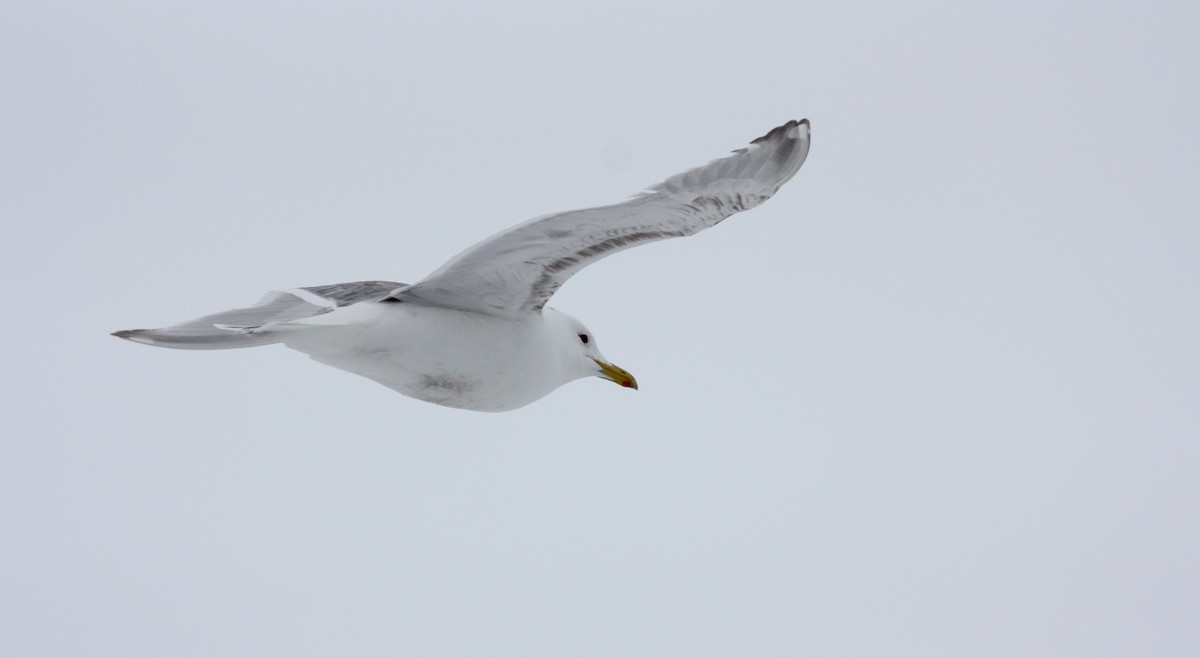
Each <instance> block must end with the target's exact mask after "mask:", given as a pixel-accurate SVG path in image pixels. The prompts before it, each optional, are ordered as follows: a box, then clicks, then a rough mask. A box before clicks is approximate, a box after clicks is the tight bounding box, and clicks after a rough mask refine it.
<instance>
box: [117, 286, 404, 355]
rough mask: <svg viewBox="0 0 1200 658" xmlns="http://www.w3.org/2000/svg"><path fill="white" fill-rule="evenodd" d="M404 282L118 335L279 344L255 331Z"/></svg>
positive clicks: (378, 295)
mask: <svg viewBox="0 0 1200 658" xmlns="http://www.w3.org/2000/svg"><path fill="white" fill-rule="evenodd" d="M403 285H404V284H402V283H396V282H395V281H356V282H354V283H337V284H333V285H328V286H313V287H310V288H294V289H291V290H278V291H274V292H269V293H267V294H266V296H265V297H263V298H262V299H261V300H259V302H258V303H257V304H255V305H254V306H248V307H246V308H237V309H232V310H229V311H222V312H221V313H213V314H212V315H206V316H204V317H202V318H196V319H195V320H189V321H187V322H181V323H179V324H175V325H171V326H169V327H164V328H162V329H130V330H126V331H118V332H116V333H114V334H113V335H114V336H117V337H118V338H125V339H127V340H132V341H134V342H137V343H144V344H146V345H155V346H158V347H174V348H179V349H195V350H217V349H229V348H234V347H254V346H256V345H267V344H270V343H274V342H276V340H277V338H276V337H275V336H272V335H271V334H270V332H258V331H255V330H257V329H259V328H261V327H263V326H265V325H270V324H281V323H287V322H293V321H295V320H303V319H304V318H311V317H313V316H314V315H321V314H322V313H328V312H330V311H332V310H334V309H336V308H338V307H341V306H347V305H349V304H356V303H358V302H364V301H374V300H379V299H382V298H384V297H387V296H388V294H389V293H390V292H391V291H393V290H395V289H396V288H398V287H401V286H403Z"/></svg>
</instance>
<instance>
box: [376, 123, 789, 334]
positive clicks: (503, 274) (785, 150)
mask: <svg viewBox="0 0 1200 658" xmlns="http://www.w3.org/2000/svg"><path fill="white" fill-rule="evenodd" d="M809 143H810V131H809V123H808V120H807V119H804V120H801V121H789V122H787V123H786V124H784V125H782V126H779V127H777V128H775V129H773V130H771V131H770V132H769V133H767V134H766V135H763V136H762V137H760V138H758V139H756V140H754V141H753V142H751V143H750V145H749V146H747V147H746V148H743V149H740V150H737V151H734V152H733V154H732V155H729V156H727V157H725V158H722V159H720V160H716V161H713V162H711V163H709V164H707V165H705V166H702V167H697V168H695V169H691V170H689V171H685V172H683V173H681V174H678V175H676V176H672V177H671V178H668V179H667V180H665V181H663V182H661V183H659V184H658V185H655V186H653V187H651V188H650V189H648V190H646V191H645V192H642V193H641V194H639V195H637V196H635V197H634V198H632V199H629V200H628V201H625V202H624V203H618V204H615V205H611V206H602V207H598V208H588V209H586V210H575V211H570V212H564V213H557V214H553V215H546V216H543V217H538V218H536V219H532V220H529V221H527V222H525V223H523V224H518V225H517V226H514V227H512V228H510V229H508V230H506V231H503V232H501V233H498V234H496V235H494V236H492V237H491V238H488V239H487V240H484V241H483V242H480V243H479V244H476V245H475V246H473V247H471V248H469V249H467V250H466V251H464V252H462V253H461V254H459V255H457V256H455V257H454V258H453V259H451V260H450V261H449V262H447V263H446V264H445V265H443V266H441V267H440V268H438V270H437V271H435V272H434V273H433V274H430V275H429V276H428V277H426V278H425V279H423V280H421V281H420V282H418V283H416V284H415V285H413V286H410V287H406V288H403V289H400V290H396V291H394V292H393V297H395V298H397V299H400V300H412V301H417V302H422V301H423V302H426V303H433V304H437V305H440V306H448V307H452V308H460V309H464V310H472V311H480V312H484V313H489V314H493V315H502V316H514V315H519V314H521V313H525V312H530V311H538V310H540V309H541V308H542V307H543V306H544V305H545V304H546V301H547V300H549V299H550V297H551V296H552V295H553V294H554V293H555V291H557V290H558V288H559V287H560V286H562V284H563V283H565V282H566V281H567V279H569V278H570V277H571V276H572V275H574V274H575V273H576V272H578V271H579V270H581V269H583V268H584V267H586V266H587V265H590V264H591V263H594V262H596V261H597V260H599V259H601V258H603V257H605V256H607V255H609V254H612V253H615V252H617V251H621V250H624V249H628V248H630V247H634V246H637V245H639V244H643V243H646V242H651V241H655V240H663V239H667V238H678V237H684V236H688V235H692V234H694V233H697V232H699V231H702V230H704V229H706V228H709V227H711V226H715V225H716V224H718V223H719V222H720V221H721V220H723V219H725V218H726V217H729V216H730V215H732V214H734V213H737V212H741V211H743V210H749V209H750V208H753V207H755V206H757V205H758V204H760V203H762V202H763V201H766V200H767V199H769V198H770V197H771V195H773V194H775V192H776V191H777V190H778V189H779V187H780V186H781V185H783V184H784V183H786V182H787V181H788V180H790V179H791V178H792V176H794V175H795V174H796V172H797V171H798V170H799V169H800V165H802V164H804V160H805V158H806V157H807V155H808V148H809Z"/></svg>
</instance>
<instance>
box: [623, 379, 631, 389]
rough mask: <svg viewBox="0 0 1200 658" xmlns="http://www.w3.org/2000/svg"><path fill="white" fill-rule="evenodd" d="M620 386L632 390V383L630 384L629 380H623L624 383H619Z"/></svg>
mask: <svg viewBox="0 0 1200 658" xmlns="http://www.w3.org/2000/svg"><path fill="white" fill-rule="evenodd" d="M621 386H624V387H625V388H632V387H633V382H631V381H629V380H625V381H623V382H621Z"/></svg>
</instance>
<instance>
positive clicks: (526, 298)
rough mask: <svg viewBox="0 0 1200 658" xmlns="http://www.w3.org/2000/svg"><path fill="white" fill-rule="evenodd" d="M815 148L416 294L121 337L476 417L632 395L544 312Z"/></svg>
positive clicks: (427, 284)
mask: <svg viewBox="0 0 1200 658" xmlns="http://www.w3.org/2000/svg"><path fill="white" fill-rule="evenodd" d="M809 142H810V131H809V122H808V120H807V119H803V120H800V121H795V120H793V121H789V122H787V123H785V124H783V125H782V126H779V127H777V128H774V129H773V130H771V131H770V132H768V133H767V134H766V135H763V136H762V137H759V138H758V139H755V140H754V141H752V142H751V143H750V144H749V145H748V146H746V147H745V148H742V149H739V150H737V151H734V152H733V153H732V154H731V155H728V156H726V157H724V158H721V159H719V160H714V161H713V162H710V163H709V164H707V165H704V166H701V167H697V168H695V169H691V170H689V171H685V172H683V173H681V174H678V175H675V176H672V177H671V178H668V179H667V180H665V181H663V182H661V183H659V184H657V185H654V186H652V187H650V188H649V189H647V190H645V191H643V192H641V193H640V194H638V195H636V196H634V197H633V198H630V199H629V200H627V201H624V202H622V203H617V204H614V205H609V206H600V207H596V208H587V209H584V210H572V211H568V212H561V213H555V214H551V215H544V216H542V217H537V218H534V219H531V220H529V221H527V222H524V223H521V224H517V225H516V226H513V227H512V228H509V229H507V230H504V231H501V232H500V233H497V234H496V235H493V236H492V237H490V238H487V239H486V240H484V241H482V242H480V243H478V244H476V245H475V246H473V247H470V248H469V249H467V250H466V251H464V252H462V253H460V254H458V255H457V256H455V257H454V258H452V259H450V260H449V261H448V262H446V263H445V264H444V265H442V266H441V267H440V268H438V269H437V270H436V271H434V272H433V273H432V274H430V275H429V276H427V277H425V278H424V279H421V280H420V281H418V282H417V283H414V284H412V285H406V284H403V283H396V282H394V281H357V282H354V283H339V284H334V285H325V286H313V287H307V288H293V289H290V290H281V291H274V292H270V293H268V294H267V295H266V296H265V297H264V298H263V299H262V300H261V301H260V302H259V303H258V304H255V305H254V306H250V307H248V308H241V309H234V310H230V311H225V312H223V313H215V314H213V315H206V316H204V317H202V318H198V319H196V320H191V321H189V322H183V323H180V324H175V325H171V326H168V327H164V328H162V329H130V330H125V331H117V332H115V333H113V335H114V336H117V337H119V338H124V339H127V340H131V341H133V342H136V343H142V344H145V345H154V346H157V347H172V348H180V349H194V350H212V349H227V348H237V347H254V346H258V345H270V344H273V343H282V344H283V345H286V346H287V347H289V348H291V349H294V350H297V351H300V352H303V353H305V354H307V355H309V356H310V357H311V358H313V359H314V360H316V361H318V362H320V363H324V364H327V365H330V366H333V367H335V368H340V369H342V370H346V371H349V372H352V373H355V374H357V375H361V376H363V377H367V378H369V379H373V380H375V381H376V382H379V383H380V384H383V385H384V386H387V387H388V388H391V389H393V390H395V391H398V392H400V393H402V394H404V395H407V396H409V397H412V398H416V399H418V400H424V401H426V402H432V403H434V404H439V405H444V406H447V407H456V408H459V409H470V410H474V411H508V410H511V409H516V408H519V407H523V406H525V405H527V404H529V403H531V402H534V401H535V400H538V399H541V398H542V397H544V396H545V395H546V394H548V393H550V392H551V391H553V390H555V389H556V388H558V387H559V386H562V385H563V384H566V383H568V382H571V381H574V380H576V379H580V378H583V377H590V376H596V377H601V378H603V379H607V380H610V381H612V382H615V383H617V384H620V385H621V386H625V387H628V388H634V389H636V388H637V380H635V379H634V378H633V375H631V374H629V373H628V372H626V371H625V370H623V369H622V368H619V367H617V366H615V365H613V364H612V363H611V362H610V361H609V360H608V359H606V358H605V357H604V356H603V355H602V354H601V353H600V348H599V345H598V344H597V341H596V338H595V336H594V335H593V334H592V332H591V331H589V330H588V328H587V327H585V326H584V325H583V323H582V322H580V321H579V320H576V319H575V318H574V317H571V316H570V315H567V314H566V313H563V312H562V311H558V310H555V309H554V308H551V307H549V306H546V302H548V301H549V300H550V297H551V296H553V295H554V293H555V291H557V290H558V289H559V287H561V286H562V285H563V284H564V283H566V282H567V279H569V278H571V276H572V275H574V274H575V273H576V272H578V271H579V270H581V269H583V268H584V267H587V266H588V265H591V264H592V263H594V262H596V261H598V260H600V259H601V258H604V257H605V256H608V255H610V254H613V253H616V252H618V251H622V250H624V249H628V248H630V247H636V246H638V245H641V244H645V243H647V242H653V241H656V240H664V239H667V238H679V237H684V236H688V235H692V234H694V233H697V232H699V231H702V230H704V229H706V228H709V227H712V226H715V225H716V224H718V223H719V222H721V220H723V219H725V218H726V217H729V216H730V215H733V214H734V213H738V212H741V211H743V210H749V209H751V208H753V207H755V206H757V205H759V204H760V203H762V202H764V201H766V200H767V199H769V198H771V196H772V195H773V194H775V192H776V191H777V190H778V189H779V187H780V186H782V185H783V184H784V183H786V182H787V181H788V180H790V179H791V178H792V176H794V175H795V174H796V172H797V171H798V170H799V169H800V165H802V164H804V159H805V157H807V155H808V148H809Z"/></svg>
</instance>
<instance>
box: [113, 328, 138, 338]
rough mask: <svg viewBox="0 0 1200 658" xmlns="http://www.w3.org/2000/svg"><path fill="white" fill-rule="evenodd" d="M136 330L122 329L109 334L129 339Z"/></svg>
mask: <svg viewBox="0 0 1200 658" xmlns="http://www.w3.org/2000/svg"><path fill="white" fill-rule="evenodd" d="M137 332H138V330H137V329H122V330H120V331H114V332H112V333H111V334H109V335H110V336H116V337H117V338H124V339H125V340H131V339H132V338H133V335H134V334H136V333H137Z"/></svg>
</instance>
